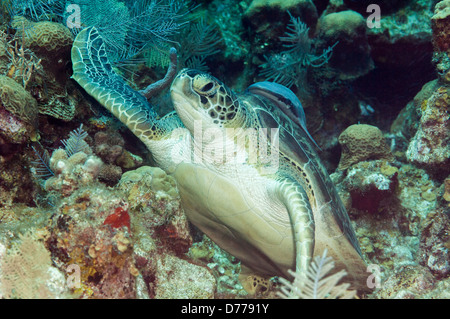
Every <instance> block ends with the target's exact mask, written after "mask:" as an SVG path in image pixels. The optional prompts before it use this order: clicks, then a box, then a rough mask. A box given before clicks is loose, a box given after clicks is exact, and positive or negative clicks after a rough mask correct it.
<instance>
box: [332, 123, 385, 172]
mask: <svg viewBox="0 0 450 319" xmlns="http://www.w3.org/2000/svg"><path fill="white" fill-rule="evenodd" d="M339 144H340V145H341V147H342V154H341V160H340V161H339V166H338V168H339V169H346V168H348V167H349V166H351V165H353V164H356V163H358V162H361V161H366V160H376V159H386V160H392V159H393V156H392V154H391V152H390V150H389V147H388V145H387V144H386V141H385V140H384V137H383V134H382V133H381V131H380V130H379V129H378V128H377V127H375V126H372V125H366V124H355V125H351V126H349V127H348V128H347V129H346V130H345V131H344V132H342V133H341V135H340V136H339Z"/></svg>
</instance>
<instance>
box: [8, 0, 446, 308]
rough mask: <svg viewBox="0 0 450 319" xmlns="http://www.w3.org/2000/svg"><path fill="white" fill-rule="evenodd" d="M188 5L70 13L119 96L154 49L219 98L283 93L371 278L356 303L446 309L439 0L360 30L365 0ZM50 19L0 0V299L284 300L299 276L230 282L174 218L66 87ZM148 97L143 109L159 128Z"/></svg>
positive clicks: (64, 19) (231, 260) (64, 39)
mask: <svg viewBox="0 0 450 319" xmlns="http://www.w3.org/2000/svg"><path fill="white" fill-rule="evenodd" d="M194 2H195V4H201V5H200V6H195V5H193V6H191V5H189V3H188V1H184V0H167V1H166V0H164V1H142V0H139V1H129V0H125V1H122V0H120V1H119V0H107V1H104V0H98V1H90V2H89V1H72V2H71V4H79V5H81V10H82V15H83V17H84V18H83V21H82V27H85V26H97V27H98V29H101V34H102V36H103V37H104V38H106V41H107V49H108V57H109V58H110V59H111V60H112V61H113V62H114V68H116V69H117V73H119V74H121V75H122V76H123V77H124V79H125V80H126V81H127V83H128V84H130V86H131V87H133V88H134V89H135V90H136V91H138V90H139V89H142V88H144V87H146V86H147V85H148V84H149V83H151V82H154V81H156V79H157V78H160V74H162V72H165V70H164V68H165V66H166V65H167V63H168V61H169V58H168V57H169V55H168V52H169V48H170V47H171V46H175V47H176V48H177V51H178V61H179V67H180V68H181V67H185V66H188V67H194V68H197V69H202V70H209V72H210V73H211V74H213V75H215V76H216V77H217V78H219V79H220V80H223V82H224V83H226V84H229V85H230V86H231V87H232V89H233V90H235V91H237V92H240V91H244V90H245V89H246V88H247V87H248V86H249V84H251V83H254V82H257V81H261V80H264V79H269V80H275V81H277V82H281V83H284V84H285V85H287V86H291V88H292V90H293V92H294V94H296V95H297V96H298V97H299V99H300V100H301V103H302V105H303V106H304V108H305V113H306V122H307V124H308V130H309V132H310V133H311V134H312V135H313V137H314V139H315V140H316V141H317V142H318V144H319V145H320V147H321V149H322V150H323V152H320V153H319V156H320V157H321V158H322V160H323V161H325V165H326V167H327V169H328V170H329V172H330V173H332V174H331V178H332V181H333V182H334V184H335V185H336V187H337V189H338V192H339V195H340V197H341V198H342V201H343V203H344V205H345V207H346V209H347V211H348V214H349V216H350V219H351V223H352V225H353V227H354V229H355V232H356V235H357V238H358V240H359V243H360V246H361V251H362V254H363V257H364V259H365V261H366V262H367V264H368V265H369V266H370V267H371V269H375V270H376V271H377V275H378V277H379V278H378V277H377V279H379V285H377V286H376V287H375V288H374V289H373V292H372V293H370V294H368V295H365V296H362V297H363V298H372V299H384V298H397V299H400V298H402V299H404V298H406V299H410V298H421V299H428V298H447V299H448V298H450V293H449V291H450V237H449V236H450V235H449V229H450V218H449V216H450V214H449V212H450V210H449V209H450V117H449V114H450V97H449V95H450V44H449V43H450V38H449V34H450V27H449V26H450V1H449V0H442V1H439V0H430V1H429V0H408V1H401V0H380V1H377V4H379V5H380V8H381V15H382V16H381V20H380V26H379V27H373V28H371V27H369V26H368V25H367V21H368V20H367V19H368V17H369V15H370V13H369V12H368V11H367V5H368V4H369V3H371V1H355V0H289V1H287V0H227V1H219V0H201V1H194ZM65 9H66V2H65V1H62V0H52V1H34V0H33V1H28V0H27V1H22V0H20V1H19V0H11V1H6V2H5V1H4V2H2V4H0V29H1V30H0V298H5V299H6V298H187V299H196V298H279V297H286V296H288V297H299V296H300V295H301V293H299V292H298V290H297V291H293V290H292V291H290V290H289V289H290V288H293V287H294V286H295V285H296V284H299V285H298V286H299V287H302V288H303V287H304V286H301V285H303V284H302V280H297V282H294V283H293V284H291V283H288V282H287V281H281V285H280V281H278V280H277V278H263V277H260V276H258V275H254V274H251V275H249V276H247V277H245V275H246V274H247V273H246V272H245V271H242V274H241V263H240V260H239V259H238V258H236V257H234V256H232V255H230V254H229V253H227V252H226V251H224V250H223V249H221V248H220V247H219V246H217V245H216V244H215V243H214V242H212V240H211V239H210V238H208V237H207V236H206V235H204V234H202V233H201V232H200V231H199V230H198V229H196V228H195V227H193V225H191V224H190V223H189V221H188V220H187V218H186V216H185V214H184V212H183V209H182V201H181V198H180V195H179V193H178V189H177V184H176V182H175V179H174V178H173V177H172V176H171V175H168V174H167V173H165V172H164V171H163V170H161V169H160V168H156V167H151V166H148V165H152V164H151V163H152V159H151V154H149V153H148V152H147V151H146V148H145V146H144V145H143V144H142V143H140V142H138V140H137V139H135V138H134V137H130V136H131V134H130V132H128V131H127V130H126V128H125V127H123V126H121V125H120V124H118V123H117V121H116V119H115V118H113V117H111V114H108V113H107V112H105V111H104V110H103V109H102V107H101V106H99V104H98V103H97V102H96V101H94V100H93V99H92V98H91V97H89V96H88V95H87V94H85V92H84V91H83V90H81V89H80V87H79V86H78V84H76V83H75V82H74V81H73V80H71V79H70V75H71V74H72V69H71V61H70V51H71V47H72V43H73V39H74V36H75V35H76V34H77V32H79V31H80V29H78V28H71V29H69V28H68V27H67V25H68V24H67V23H68V22H69V20H68V14H67V13H64V12H65ZM188 21H189V23H187V22H188ZM139 54H141V55H139ZM140 57H142V58H143V60H145V61H143V60H140V59H132V60H131V58H140ZM309 66H313V67H309ZM314 66H320V67H314ZM283 70H284V71H285V72H284V77H285V79H283V77H281V76H278V77H277V74H280V73H281V71H283ZM261 71H262V72H261ZM286 79H287V80H286ZM284 80H286V81H284ZM283 81H284V82H283ZM165 93H166V92H165V91H163V92H161V94H160V95H159V96H155V97H152V100H151V103H152V104H158V105H155V108H157V109H158V110H160V111H161V112H160V115H161V116H162V115H163V114H166V113H168V112H170V111H172V109H173V107H172V103H171V101H170V98H169V97H168V96H167V94H165ZM81 122H82V123H83V125H84V126H80V124H81ZM75 127H79V128H78V129H76V130H73V131H71V132H70V135H69V136H68V138H67V139H65V140H61V137H62V136H67V134H68V133H69V131H70V130H72V129H73V128H75ZM31 142H34V143H33V144H32V145H31ZM36 142H39V143H36ZM340 151H341V152H340ZM135 154H139V155H140V156H138V155H135ZM339 154H341V157H340V158H339ZM333 172H334V173H333ZM326 264H327V260H326V259H325V257H324V256H323V257H322V265H326ZM243 269H245V268H244V267H243ZM368 275H370V274H369V273H368ZM343 281H344V282H345V279H344V280H343ZM299 282H300V283H299ZM280 288H282V289H284V290H282V292H283V291H284V294H281V295H280V294H277V292H279V291H280ZM324 291H325V290H324ZM328 292H329V291H327V293H328ZM330 296H332V294H331V295H330V294H325V295H322V296H321V297H330Z"/></svg>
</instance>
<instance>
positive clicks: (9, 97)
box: [0, 75, 38, 125]
mask: <svg viewBox="0 0 450 319" xmlns="http://www.w3.org/2000/svg"><path fill="white" fill-rule="evenodd" d="M0 104H1V105H3V106H4V107H5V109H6V110H7V111H9V112H11V113H13V114H14V115H16V116H17V117H19V118H20V119H21V120H22V121H25V122H27V123H29V124H32V125H35V124H36V121H37V114H38V109H37V103H36V100H35V99H33V97H32V96H31V95H30V93H28V92H27V91H25V89H24V88H23V87H22V86H21V85H20V84H18V83H17V82H16V81H14V80H13V79H11V78H9V77H7V76H5V75H0Z"/></svg>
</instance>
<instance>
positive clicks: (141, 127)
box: [72, 27, 181, 142]
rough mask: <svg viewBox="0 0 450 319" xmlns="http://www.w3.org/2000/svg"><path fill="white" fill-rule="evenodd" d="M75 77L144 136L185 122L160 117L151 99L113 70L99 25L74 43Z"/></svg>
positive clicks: (161, 134)
mask: <svg viewBox="0 0 450 319" xmlns="http://www.w3.org/2000/svg"><path fill="white" fill-rule="evenodd" d="M72 68H73V75H72V78H73V79H74V80H75V81H77V82H78V83H79V84H80V85H81V86H82V87H83V88H84V89H85V90H86V92H87V93H89V94H90V95H91V96H92V97H94V98H95V99H96V100H97V101H98V102H99V103H100V104H102V105H103V106H105V107H106V108H107V109H108V110H109V111H110V112H111V113H112V114H114V116H116V117H117V118H118V119H119V120H120V121H121V122H122V123H124V124H126V125H127V127H128V128H129V129H130V130H131V131H132V132H133V133H134V134H135V135H136V136H137V137H138V138H140V139H141V140H143V141H144V142H146V141H147V140H154V139H160V138H164V136H166V135H167V133H168V132H170V131H171V130H173V129H174V128H176V127H179V126H181V123H180V122H179V121H178V120H166V121H164V120H163V121H158V120H157V118H158V114H157V113H156V112H155V111H154V110H153V108H152V107H151V106H150V104H149V103H148V102H147V99H146V98H145V97H144V96H143V95H141V94H139V93H138V92H136V91H135V90H133V89H132V88H131V87H130V86H129V85H127V84H126V83H125V81H124V80H123V79H122V78H121V77H119V76H118V75H117V74H116V73H115V72H114V70H113V68H112V65H111V63H110V62H109V61H108V57H107V54H106V50H105V47H104V43H103V40H102V39H101V37H100V34H99V33H98V31H97V30H96V29H95V27H91V28H87V29H84V30H83V31H81V32H80V33H79V34H78V35H77V37H76V39H75V41H74V44H73V47H72Z"/></svg>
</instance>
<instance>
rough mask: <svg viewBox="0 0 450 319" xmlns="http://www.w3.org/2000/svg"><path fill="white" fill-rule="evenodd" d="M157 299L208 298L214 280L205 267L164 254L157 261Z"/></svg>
mask: <svg viewBox="0 0 450 319" xmlns="http://www.w3.org/2000/svg"><path fill="white" fill-rule="evenodd" d="M157 269H158V270H157V272H156V274H155V277H156V278H155V280H156V282H157V285H156V290H155V298H157V299H209V298H213V297H214V292H215V289H216V288H215V286H216V281H215V279H214V277H213V275H211V273H210V272H209V271H208V269H207V268H205V267H201V266H197V265H194V264H191V263H188V262H187V261H185V260H182V259H180V258H177V257H175V256H171V255H166V256H164V257H163V258H161V259H159V260H158V261H157Z"/></svg>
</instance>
